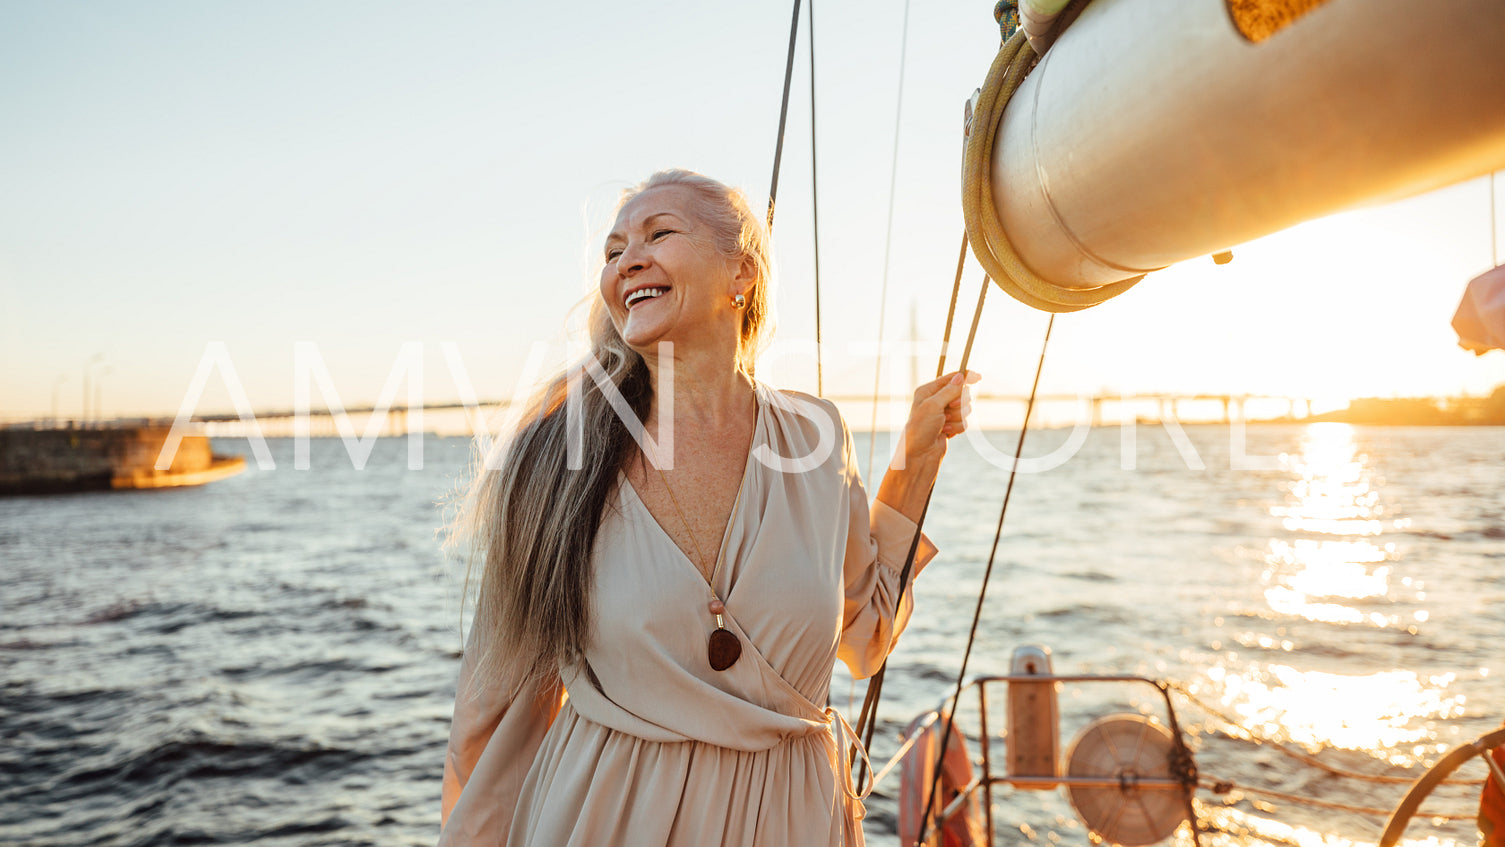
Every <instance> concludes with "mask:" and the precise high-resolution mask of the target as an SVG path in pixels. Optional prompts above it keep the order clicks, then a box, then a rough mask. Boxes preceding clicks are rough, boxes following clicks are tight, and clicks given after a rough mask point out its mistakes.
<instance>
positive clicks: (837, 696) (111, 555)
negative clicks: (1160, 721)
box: [0, 425, 1505, 847]
mask: <svg viewBox="0 0 1505 847" xmlns="http://www.w3.org/2000/svg"><path fill="white" fill-rule="evenodd" d="M1129 432H1133V433H1134V434H1135V435H1136V436H1137V444H1135V445H1132V447H1127V446H1126V445H1125V443H1124V439H1123V438H1122V437H1121V436H1122V432H1121V431H1120V430H1119V429H1117V428H1104V429H1099V430H1094V431H1092V433H1091V435H1090V437H1089V438H1088V439H1087V440H1086V443H1085V444H1084V445H1083V446H1081V447H1080V449H1077V450H1075V451H1074V452H1072V451H1069V450H1063V454H1064V453H1072V455H1071V458H1070V460H1069V461H1066V462H1065V463H1064V464H1061V465H1060V466H1059V467H1056V468H1054V469H1051V470H1048V471H1045V472H1040V473H1031V474H1027V475H1022V476H1020V477H1019V479H1018V482H1017V483H1016V489H1015V492H1014V500H1013V504H1012V506H1011V507H1010V514H1009V516H1008V523H1007V526H1006V530H1005V533H1004V536H1003V540H1002V544H1001V545H1000V548H999V555H998V558H997V563H996V565H995V573H994V576H993V581H992V583H991V584H990V587H989V592H988V597H987V601H986V604H985V607H984V612H983V622H982V625H981V627H980V629H979V633H978V641H977V646H976V648H975V652H974V655H973V657H972V664H971V670H972V671H973V672H979V673H986V672H993V673H1002V672H1005V671H1006V670H1007V666H1008V660H1009V654H1010V652H1011V651H1012V650H1013V648H1014V647H1015V646H1017V645H1019V644H1022V643H1032V642H1033V643H1043V644H1046V645H1049V646H1050V647H1051V649H1052V651H1053V653H1054V661H1055V667H1056V670H1057V671H1058V672H1076V673H1138V674H1145V675H1149V676H1154V677H1157V678H1166V679H1171V680H1175V681H1177V682H1178V683H1179V684H1182V685H1185V686H1187V687H1189V688H1190V689H1192V690H1193V691H1194V692H1195V694H1196V696H1197V697H1198V698H1199V699H1201V700H1203V701H1205V702H1206V703H1208V704H1210V705H1212V706H1214V707H1216V708H1217V709H1218V710H1219V711H1220V712H1222V713H1224V714H1226V715H1228V716H1229V717H1231V718H1233V719H1234V721H1235V722H1236V724H1237V725H1236V726H1231V725H1230V724H1228V723H1225V722H1224V721H1223V720H1221V719H1219V718H1217V717H1213V716H1209V715H1208V714H1207V713H1206V712H1203V711H1201V710H1200V709H1199V708H1197V707H1195V706H1194V705H1192V704H1189V703H1188V702H1187V701H1186V700H1185V699H1183V698H1180V697H1179V696H1178V697H1177V699H1176V707H1177V710H1178V715H1180V717H1181V720H1182V722H1183V724H1185V725H1186V726H1187V727H1188V728H1189V730H1190V731H1191V732H1192V737H1191V741H1192V743H1193V745H1194V746H1195V748H1196V750H1197V757H1198V764H1199V765H1200V767H1201V769H1202V771H1203V773H1204V775H1205V776H1207V777H1209V778H1214V779H1224V780H1231V781H1233V782H1234V783H1235V784H1236V785H1238V786H1250V787H1264V788H1271V789H1275V790H1278V791H1284V792H1288V793H1294V794H1300V795H1303V796H1308V797H1315V798H1318V799H1321V800H1326V801H1333V802H1337V803H1345V804H1349V805H1359V806H1374V807H1383V808H1389V807H1391V806H1393V805H1394V804H1395V802H1396V801H1398V800H1399V799H1400V796H1401V795H1402V793H1403V792H1404V789H1405V786H1404V785H1395V784H1372V783H1364V782H1356V781H1352V780H1347V779H1343V778H1340V777H1336V776H1333V775H1332V774H1330V773H1326V772H1324V771H1322V770H1320V769H1317V768H1314V767H1312V766H1310V765H1306V764H1302V763H1300V762H1298V761H1296V760H1295V759H1292V758H1290V757H1288V756H1286V755H1284V754H1282V753H1281V752H1279V751H1278V750H1277V749H1276V748H1275V747H1274V746H1273V745H1271V744H1269V743H1260V742H1261V741H1262V740H1265V739H1276V740H1280V741H1283V742H1286V743H1287V744H1288V745H1290V746H1292V747H1294V748H1297V749H1299V750H1302V751H1311V752H1314V753H1315V754H1316V757H1317V759H1318V760H1319V761H1321V762H1323V763H1326V764H1329V765H1332V766H1336V767H1340V768H1345V769H1348V770H1357V771H1363V772H1367V773H1384V774H1394V775H1402V776H1414V775H1415V774H1417V773H1419V768H1421V767H1423V766H1425V765H1426V764H1427V763H1429V762H1430V761H1433V760H1435V759H1436V758H1438V756H1439V755H1440V753H1439V751H1440V750H1445V749H1447V748H1450V747H1452V746H1454V745H1456V744H1458V743H1461V742H1462V741H1465V740H1471V739H1472V738H1474V737H1475V736H1477V735H1480V734H1482V733H1483V732H1485V731H1488V730H1490V729H1493V728H1494V727H1496V726H1498V725H1499V723H1500V719H1501V717H1502V715H1501V714H1500V711H1499V706H1498V704H1499V703H1500V702H1502V701H1505V696H1502V695H1505V691H1502V683H1501V673H1502V671H1505V668H1501V667H1500V666H1499V665H1500V662H1499V657H1500V655H1501V654H1500V650H1499V647H1498V642H1497V639H1498V637H1499V635H1500V633H1501V632H1505V627H1502V624H1505V602H1502V601H1505V590H1502V588H1501V581H1500V579H1499V576H1498V574H1499V572H1500V569H1501V566H1502V565H1505V486H1501V485H1500V484H1499V482H1498V471H1497V469H1498V468H1499V467H1500V461H1499V453H1500V448H1501V447H1502V446H1505V437H1502V435H1505V433H1502V431H1501V430H1500V429H1485V428H1476V429H1461V428H1460V429H1425V428H1418V429H1385V428H1357V427H1348V426H1344V425H1317V426H1265V427H1257V426H1251V427H1249V429H1248V432H1247V444H1245V445H1244V446H1243V447H1242V449H1239V448H1238V445H1236V444H1234V443H1233V440H1232V439H1231V438H1230V435H1231V433H1230V430H1229V429H1228V428H1226V427H1220V426H1217V427H1215V426H1206V427H1188V428H1187V429H1186V432H1185V438H1184V439H1173V438H1171V437H1169V436H1168V434H1167V433H1166V431H1164V430H1162V429H1160V428H1158V427H1140V428H1138V429H1137V430H1129ZM988 438H989V440H990V442H991V443H992V444H993V445H994V447H995V448H996V449H997V450H999V451H1005V450H1011V449H1012V446H1013V438H1014V436H1013V435H1012V434H1010V433H989V434H988ZM1067 438H1068V434H1067V431H1065V430H1056V431H1040V432H1038V433H1036V434H1035V435H1032V437H1031V439H1030V443H1029V445H1028V446H1027V450H1026V452H1027V453H1028V454H1031V455H1036V456H1043V455H1046V454H1049V453H1051V451H1052V450H1054V449H1055V448H1056V447H1058V446H1061V445H1064V444H1065V443H1066V439H1067ZM1178 443H1179V445H1180V446H1179V448H1178V446H1177V445H1178ZM243 446H244V445H243V444H242V443H236V442H225V443H222V444H220V445H219V449H220V450H222V451H225V450H231V451H234V450H240V449H242V448H243ZM859 450H860V453H861V454H865V453H866V445H865V443H863V442H862V437H861V436H859ZM467 451H468V445H467V444H466V443H465V442H464V441H462V440H459V439H438V438H430V439H428V440H427V441H426V442H425V449H424V469H423V470H419V471H413V470H408V469H407V467H406V460H407V453H406V443H405V441H402V440H399V439H383V440H381V441H380V442H379V443H378V444H377V446H376V449H375V451H374V453H373V454H372V456H371V459H370V461H369V463H368V464H367V465H366V467H365V468H364V469H360V470H357V469H355V468H354V467H353V466H352V462H351V460H350V458H349V457H348V456H347V455H346V453H345V452H344V448H343V445H342V444H341V443H340V442H339V441H338V440H319V441H316V442H314V444H313V451H312V456H311V462H310V464H311V469H309V470H305V471H298V470H294V469H293V461H292V458H293V449H292V442H291V441H274V442H273V455H274V457H275V458H276V459H277V462H278V467H277V468H276V469H275V470H258V469H256V468H255V467H254V466H253V467H251V468H249V469H248V470H247V472H246V473H245V474H242V475H241V476H238V477H235V478H233V479H230V480H226V481H223V482H219V483H215V484H213V485H210V486H208V487H205V488H199V489H187V490H177V491H159V492H140V493H120V494H86V495H75V496H62V497H35V498H15V499H8V500H3V501H0V562H3V565H0V567H3V568H4V574H5V577H4V583H3V584H4V589H3V593H0V739H3V743H0V843H4V844H25V845H36V846H37V847H42V845H80V844H98V845H135V844H208V843H243V842H250V841H257V842H258V843H265V844H272V845H276V844H289V845H291V844H297V845H312V844H380V845H389V844H430V843H432V842H433V841H434V839H435V836H436V833H437V820H438V794H439V776H440V772H441V769H442V761H443V751H444V744H445V739H446V733H447V729H448V720H449V714H450V710H451V707H452V705H453V696H454V674H455V670H456V662H457V658H458V648H459V645H460V636H459V631H458V624H459V601H458V594H459V589H458V579H457V577H456V574H455V573H454V568H453V566H452V565H449V564H447V563H446V562H445V561H444V560H443V558H442V557H441V555H440V553H439V550H438V544H437V539H436V536H435V530H436V528H437V527H438V525H439V524H440V512H439V509H438V507H437V505H436V501H438V500H439V499H441V498H442V497H443V496H444V495H445V494H446V493H448V492H449V491H450V490H451V489H452V487H453V485H454V483H455V481H456V479H457V478H458V476H459V475H460V474H461V473H462V472H463V470H464V465H465V462H466V459H467V456H468V453H467ZM1240 455H1242V456H1249V457H1266V463H1267V464H1268V465H1269V467H1265V468H1262V469H1239V468H1236V467H1234V465H1235V464H1236V461H1235V460H1236V459H1237V457H1238V456H1240ZM1188 460H1191V461H1190V463H1191V464H1192V465H1198V466H1202V467H1200V469H1198V468H1194V467H1188ZM252 464H253V465H254V462H253V463H252ZM1126 464H1132V465H1135V466H1136V467H1133V468H1132V469H1126V468H1125V465H1126ZM1245 464H1247V462H1245ZM1004 483H1005V473H1004V471H1003V470H1002V469H1001V468H1000V467H997V466H995V463H993V462H990V461H988V460H987V459H986V458H984V457H983V456H982V455H980V454H979V452H978V450H977V449H975V448H973V447H971V446H968V445H967V444H966V443H965V442H956V446H955V448H954V449H953V454H952V457H951V458H950V459H949V460H948V464H947V467H946V470H945V471H944V473H943V477H942V480H941V482H940V484H939V486H938V489H937V492H936V496H935V502H934V505H933V506H932V510H931V513H932V514H931V517H930V519H929V522H928V531H929V532H930V534H931V535H932V537H934V538H935V540H936V541H937V543H938V545H939V546H940V547H941V548H942V550H943V556H942V558H941V559H939V560H938V561H937V562H936V563H935V564H933V565H932V566H931V568H930V569H929V570H927V572H926V573H925V574H924V576H923V577H922V579H921V581H920V583H919V586H918V595H919V606H920V612H919V614H918V616H917V618H916V620H915V622H914V623H913V624H912V625H911V627H910V629H909V631H908V632H907V633H906V634H905V636H904V639H903V641H902V642H901V644H900V647H899V649H898V651H897V652H896V654H895V657H894V660H893V667H892V668H891V671H890V675H889V679H888V683H887V686H886V688H885V697H884V701H883V711H882V717H883V721H882V723H881V724H880V728H879V738H878V739H877V741H876V742H875V750H874V758H875V760H877V761H880V762H881V761H882V760H883V759H885V758H886V757H887V755H888V753H889V752H891V751H892V750H893V749H894V747H895V737H896V736H897V733H898V731H899V730H900V728H902V726H903V725H904V724H905V723H907V722H908V720H909V718H910V717H912V716H913V715H914V714H916V713H918V712H919V711H921V710H923V709H925V708H928V707H930V706H931V705H933V704H934V703H936V702H937V701H938V700H939V699H940V698H941V697H942V696H943V695H945V694H947V693H948V692H949V690H950V687H951V685H952V684H953V683H952V680H953V679H954V675H955V673H956V670H957V667H958V665H959V663H960V659H961V652H962V647H963V645H964V643H965V638H966V632H967V626H968V623H969V621H970V616H971V610H972V606H973V603H974V602H975V598H976V596H977V589H978V586H979V583H980V580H981V575H982V571H983V568H984V565H985V563H986V561H987V558H988V552H989V547H990V545H991V543H992V539H993V530H994V526H995V523H996V520H997V509H998V505H999V503H1000V501H1001V499H1002V495H1003V489H1004ZM849 697H850V698H853V699H855V700H857V701H858V702H860V698H861V685H860V684H858V685H850V684H849V683H848V682H847V680H846V677H844V676H842V675H841V673H840V672H838V676H837V681H836V683H835V685H834V687H833V691H832V699H833V701H834V702H835V703H837V704H838V705H845V704H846V703H847V702H848V699H849ZM1061 698H1062V699H1061V703H1062V714H1063V719H1062V746H1063V748H1064V747H1065V746H1067V744H1068V743H1069V741H1070V739H1071V738H1072V737H1073V735H1075V733H1076V732H1078V731H1079V730H1080V729H1081V727H1082V726H1083V725H1084V724H1085V722H1086V721H1088V720H1090V719H1091V718H1093V717H1097V716H1099V715H1102V714H1106V713H1109V712H1115V711H1137V710H1141V709H1149V708H1150V707H1152V706H1154V705H1155V703H1154V701H1153V698H1146V697H1144V696H1143V694H1142V693H1136V692H1135V691H1133V690H1132V689H1124V688H1119V687H1104V686H1091V685H1080V686H1067V687H1066V688H1065V690H1063V692H1062V694H1061ZM990 720H992V721H994V723H993V726H995V727H1001V726H1002V725H1003V718H1002V710H1001V709H999V708H997V705H996V703H995V708H994V709H993V713H992V714H991V715H990ZM998 749H999V748H995V754H996V753H997V752H998ZM976 752H977V750H976V748H975V747H974V749H973V753H974V754H976ZM1482 771H1483V769H1482V767H1478V766H1477V765H1473V766H1470V767H1467V768H1465V769H1464V770H1463V771H1462V772H1461V775H1463V776H1466V777H1471V778H1478V777H1480V776H1482ZM896 789H897V781H896V779H895V780H894V781H892V782H886V783H885V784H884V785H882V786H880V788H879V791H878V793H877V794H876V795H875V796H874V797H873V798H871V799H870V801H869V809H870V815H869V825H868V832H869V839H870V842H871V843H873V844H880V845H882V844H894V843H896V841H897V839H896V838H895V836H894V835H893V827H894V804H893V801H892V795H893V793H894V792H895V790H896ZM1450 791H1451V793H1450V794H1449V795H1447V796H1442V797H1440V798H1439V799H1437V800H1436V803H1435V805H1433V806H1429V807H1428V808H1429V810H1435V811H1440V812H1450V811H1451V812H1459V813H1463V814H1472V813H1473V811H1474V808H1475V806H1476V804H1477V796H1478V788H1477V787H1463V788H1457V789H1451V790H1450ZM1233 799H1235V800H1236V802H1230V803H1226V804H1225V801H1224V798H1219V797H1216V796H1213V795H1211V794H1209V793H1207V792H1201V793H1200V794H1199V808H1200V810H1201V812H1202V813H1203V817H1204V822H1205V823H1207V824H1208V825H1209V826H1210V827H1211V828H1212V832H1211V833H1209V834H1208V835H1205V836H1204V838H1203V842H1204V843H1212V844H1219V843H1222V844H1240V845H1246V844H1267V843H1268V844H1282V843H1297V844H1322V843H1326V844H1344V843H1349V842H1353V843H1358V844H1372V843H1374V841H1375V839H1376V838H1377V836H1378V834H1379V831H1380V827H1381V825H1382V823H1383V822H1382V820H1376V819H1375V818H1372V817H1368V816H1364V815H1359V814H1353V813H1347V812H1339V811H1334V810H1331V809H1322V808H1308V807H1304V806H1301V805H1295V804H1291V803H1287V802H1275V803H1273V804H1272V805H1268V806H1264V807H1262V808H1261V807H1257V806H1256V805H1255V804H1254V801H1255V800H1256V799H1258V798H1256V797H1255V796H1253V795H1248V794H1246V795H1242V796H1238V795H1234V798H1233ZM995 809H996V813H997V820H998V821H999V826H998V829H999V833H1000V835H1001V836H1002V838H1001V840H1000V843H1013V842H1019V841H1022V840H1027V839H1033V840H1037V841H1039V842H1040V843H1053V842H1059V843H1063V844H1086V843H1088V838H1087V834H1086V832H1085V830H1084V829H1083V827H1082V826H1081V824H1080V823H1079V822H1077V820H1076V817H1075V815H1074V813H1073V812H1072V809H1071V806H1070V804H1069V802H1068V801H1067V800H1066V799H1065V797H1064V795H1062V794H1061V793H1060V792H1026V791H1012V792H1011V791H1008V790H1004V791H1001V792H1000V793H999V796H998V798H997V803H996V806H995ZM1010 833H1013V835H1010ZM1407 834H1408V836H1410V837H1412V838H1416V839H1421V838H1431V839H1435V841H1434V842H1431V843H1442V844H1448V843H1457V844H1473V843H1474V837H1475V836H1474V835H1473V830H1472V828H1471V825H1470V824H1467V823H1464V824H1453V825H1451V826H1443V827H1437V826H1434V824H1433V821H1432V820H1431V819H1423V820H1418V821H1416V822H1414V823H1413V824H1412V827H1411V829H1410V830H1408V832H1407ZM1182 839H1183V840H1184V839H1185V835H1184V832H1183V835H1182Z"/></svg>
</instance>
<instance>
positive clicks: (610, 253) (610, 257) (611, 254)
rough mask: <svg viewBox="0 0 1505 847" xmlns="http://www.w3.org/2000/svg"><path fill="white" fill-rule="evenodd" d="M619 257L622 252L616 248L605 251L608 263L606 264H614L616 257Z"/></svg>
mask: <svg viewBox="0 0 1505 847" xmlns="http://www.w3.org/2000/svg"><path fill="white" fill-rule="evenodd" d="M620 255H622V251H621V250H618V249H616V248H613V249H611V250H607V251H606V261H608V262H615V261H616V260H617V257H618V256H620Z"/></svg>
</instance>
